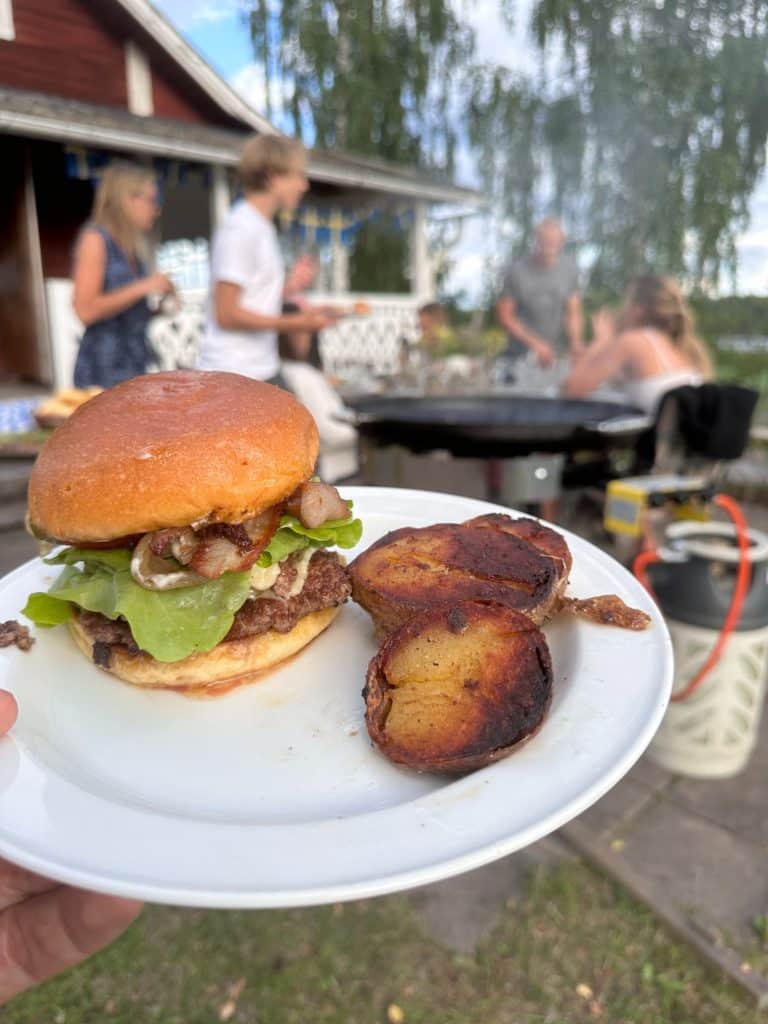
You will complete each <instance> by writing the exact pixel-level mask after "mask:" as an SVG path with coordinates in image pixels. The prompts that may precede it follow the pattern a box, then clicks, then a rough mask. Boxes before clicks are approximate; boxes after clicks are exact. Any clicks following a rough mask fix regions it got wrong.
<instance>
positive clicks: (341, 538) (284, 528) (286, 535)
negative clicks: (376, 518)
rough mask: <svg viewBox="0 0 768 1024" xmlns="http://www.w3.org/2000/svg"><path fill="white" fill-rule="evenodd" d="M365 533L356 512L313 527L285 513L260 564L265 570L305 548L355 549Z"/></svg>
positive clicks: (258, 563)
mask: <svg viewBox="0 0 768 1024" xmlns="http://www.w3.org/2000/svg"><path fill="white" fill-rule="evenodd" d="M362 535H363V524H362V522H361V521H360V520H359V519H355V518H354V517H353V516H352V515H350V516H349V518H348V519H332V520H329V521H328V522H327V523H323V525H322V526H318V527H316V528H315V529H310V527H308V526H304V524H303V523H302V522H301V521H300V520H298V519H297V518H296V517H295V516H282V517H281V519H280V526H279V527H278V530H277V532H276V533H275V535H274V537H273V538H272V540H271V541H270V542H269V544H268V545H267V547H266V548H265V549H264V551H263V552H262V553H261V556H260V558H259V560H258V562H257V563H256V564H257V565H259V566H261V567H262V569H266V568H267V567H268V566H270V565H273V564H274V563H275V562H281V561H282V560H283V559H284V558H287V557H288V555H290V554H292V553H293V552H294V551H300V550H301V549H302V548H308V547H313V548H324V547H333V546H335V547H339V548H353V547H354V546H355V544H357V542H358V541H359V540H360V538H361V537H362Z"/></svg>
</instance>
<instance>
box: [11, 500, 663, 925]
mask: <svg viewBox="0 0 768 1024" xmlns="http://www.w3.org/2000/svg"><path fill="white" fill-rule="evenodd" d="M343 490H344V493H345V496H348V497H351V498H354V500H355V511H356V512H357V513H358V514H359V515H360V516H361V517H362V519H363V522H364V524H365V534H364V538H363V542H362V544H361V548H362V547H365V546H367V545H369V544H370V543H371V542H372V541H374V540H376V539H377V538H379V537H381V536H382V535H383V534H384V533H386V532H387V531H388V530H393V529H396V528H398V527H401V526H406V525H414V526H419V525H427V524H430V523H436V522H441V521H442V522H446V521H454V522H455V521H460V520H463V519H468V518H470V517H471V516H475V515H478V514H480V513H483V512H488V511H509V510H507V509H501V510H499V509H498V508H497V507H496V506H493V505H490V504H487V503H485V502H479V501H474V500H471V499H468V498H459V497H453V496H449V495H443V494H434V493H428V492H421V491H405V490H395V489H384V488H364V487H361V488H357V487H348V488H344V489H343ZM567 539H568V543H569V545H570V546H571V551H572V553H573V573H572V576H571V585H570V588H569V591H568V592H569V593H570V594H571V595H573V596H576V597H586V596H589V595H591V594H607V593H616V594H619V595H620V596H621V597H622V598H624V600H626V601H627V602H628V603H629V604H632V605H635V606H638V607H642V608H644V609H645V610H646V611H647V612H648V613H649V614H650V615H651V616H652V619H653V623H652V626H651V628H650V629H648V630H646V631H645V632H643V633H631V632H627V631H624V630H620V629H613V628H609V627H604V626H597V625H593V624H591V623H588V622H584V621H577V620H574V619H571V618H568V617H564V618H562V619H561V620H560V621H555V622H553V623H551V624H550V625H548V626H547V627H546V634H547V637H548V640H549V644H550V647H551V651H552V658H553V662H554V670H555V687H554V696H553V701H552V707H551V710H550V712H549V715H548V718H547V720H546V721H545V723H544V726H543V727H542V729H541V730H540V732H539V733H538V734H537V735H536V736H535V737H534V739H533V740H531V742H530V743H528V744H526V745H525V746H524V747H523V748H522V749H521V750H520V751H519V752H517V753H515V754H513V755H512V756H511V757H509V758H507V759H506V760H504V761H501V762H499V763H497V764H495V765H493V766H492V767H489V768H485V769H483V770H482V771H479V772H475V773H474V774H473V775H469V776H467V777H465V778H463V779H460V780H458V781H450V780H449V781H446V780H443V779H440V778H437V777H434V776H429V775H419V774H416V773H415V772H411V771H407V770H404V769H399V768H396V767H394V766H393V765H391V764H390V763H389V762H388V761H387V760H385V759H384V758H383V757H382V756H381V755H380V754H378V753H377V752H376V751H375V750H374V749H373V748H372V747H371V745H370V743H369V740H368V736H367V733H366V730H365V724H364V721H363V701H362V699H361V696H360V691H361V688H362V686H363V682H364V677H365V669H366V666H367V664H368V661H369V659H370V657H371V656H372V654H373V653H374V650H375V646H374V642H373V638H372V631H371V625H370V620H369V619H368V617H367V615H366V614H365V613H364V612H363V611H362V610H361V609H360V608H358V607H357V606H355V605H353V604H348V605H346V606H345V607H344V609H343V610H342V612H341V614H340V615H339V617H338V618H337V619H336V621H335V622H334V623H333V624H332V626H331V627H330V628H329V629H328V630H327V631H326V632H325V633H324V634H323V635H322V636H321V637H319V638H318V639H317V640H316V641H315V642H314V643H313V644H312V645H311V646H310V647H309V648H308V649H307V650H306V651H304V652H303V653H301V654H300V655H299V656H298V657H297V658H295V659H294V660H293V661H291V662H290V664H288V665H286V666H285V667H284V668H282V669H280V670H279V671H276V672H275V673H274V674H272V675H270V676H269V677H268V678H266V679H264V680H263V681H262V682H259V683H256V684H254V685H251V686H246V687H242V688H240V689H239V690H236V691H234V692H233V693H231V694H228V695H227V696H224V697H221V698H218V699H216V700H189V699H186V698H184V697H182V696H179V695H177V694H174V693H152V692H148V691H145V690H141V689H138V688H135V687H131V686H128V685H126V684H124V683H121V682H119V681H117V680H115V679H113V678H111V677H110V676H107V675H105V674H104V673H102V672H101V671H100V670H99V669H97V668H96V667H94V666H93V665H90V664H89V663H88V662H87V661H86V660H85V659H84V658H83V656H82V654H80V652H79V651H78V650H77V649H76V647H75V645H74V643H73V641H72V640H71V639H70V637H69V634H68V632H67V630H65V629H62V628H57V629H54V630H38V641H37V643H36V644H35V646H34V647H33V649H32V651H31V652H29V653H23V652H21V651H18V650H16V649H6V650H4V651H2V652H0V686H2V687H4V688H6V689H10V690H12V691H13V693H15V694H16V697H17V699H18V702H19V705H20V708H21V714H20V718H19V721H18V723H17V725H16V726H15V728H14V729H13V730H12V732H11V734H10V735H9V736H7V737H6V738H5V739H1V740H0V854H2V855H3V856H4V857H6V858H8V859H10V860H13V861H16V862H18V863H20V864H23V865H25V866H26V867H29V868H32V869H33V870H36V871H39V872H41V873H42V874H44V875H47V876H50V877H52V878H56V879H60V880H62V881H65V882H70V883H74V884H77V885H80V886H83V887H86V888H90V889H97V890H102V891H104V892H111V893H117V894H121V895H126V896H135V897H140V898H143V899H147V900H152V901H154V902H159V903H175V904H187V905H191V906H199V907H202V906H206V907H287V906H306V905H309V904H314V903H327V902H332V901H334V902H335V901H337V900H346V899H356V898H360V897H367V896H374V895H377V894H380V893H386V892H394V891H395V890H399V889H405V888H408V887H410V886H415V885H422V884H424V883H426V882H434V881H436V880H437V879H440V878H445V877H446V876H449V875H454V874H457V873H459V872H461V871H467V870H469V869H470V868H476V867H479V866H480V865H481V864H486V863H488V862H489V861H492V860H494V859H496V858H497V857H501V856H503V855H505V854H508V853H512V852H513V851H514V850H519V849H520V848H521V847H523V846H526V845H527V844H529V843H532V842H533V841H534V840H536V839H539V838H541V837H542V836H544V835H546V834H547V833H549V832H551V831H552V830H553V829H556V828H558V827H559V826H560V825H563V824H564V823H565V822H567V821H568V820H569V819H570V818H573V817H574V816H575V815H577V814H579V813H581V812H582V811H583V810H585V808H587V807H588V806H589V805H590V804H591V803H593V802H594V801H595V800H597V799H598V798H599V797H600V796H602V795H603V794H604V793H605V792H606V791H607V790H608V789H610V787H611V786H613V785H615V783H616V782H618V781H619V779H620V778H621V777H622V776H623V775H624V774H625V772H626V771H627V770H628V769H629V768H630V767H631V766H632V764H633V763H634V762H635V761H636V760H637V758H638V757H639V756H640V754H641V753H642V752H643V750H644V749H645V747H646V746H647V744H648V743H649V741H650V739H651V737H652V736H653V734H654V732H655V731H656V728H657V727H658V725H659V722H660V720H661V717H662V715H663V712H664V709H665V707H666V704H667V700H668V698H669V693H670V688H671V681H672V655H671V647H670V643H669V637H668V634H667V631H666V628H665V626H664V623H663V621H662V619H661V617H660V615H659V613H658V611H657V610H656V608H655V606H654V605H653V603H652V602H651V601H650V599H649V598H648V596H647V595H646V593H645V591H644V590H643V589H642V588H641V587H640V586H639V584H638V583H637V582H636V581H635V580H634V579H633V578H632V576H630V575H629V573H627V572H626V571H625V570H624V569H623V568H622V567H621V566H620V565H618V563H616V562H615V561H613V560H612V559H611V558H609V557H608V556H607V555H605V554H604V553H602V552H601V551H599V550H598V549H597V548H595V547H593V546H592V545H590V544H588V543H586V542H585V541H583V540H581V539H580V538H578V537H576V536H574V535H572V534H567ZM56 572H57V570H54V569H52V568H51V567H49V566H46V565H43V563H42V562H40V561H38V560H35V561H33V562H29V563H27V564H26V565H24V566H22V567H21V568H20V569H17V570H16V571H15V572H13V573H11V574H10V575H9V576H7V577H6V578H5V579H4V580H3V581H2V583H0V619H12V618H16V617H17V616H18V614H19V609H20V608H22V607H23V605H24V602H25V600H26V597H27V595H28V594H29V593H30V592H31V591H32V590H35V589H41V588H43V589H44V588H45V587H47V585H48V584H49V582H50V581H51V580H52V579H53V578H54V576H55V574H56Z"/></svg>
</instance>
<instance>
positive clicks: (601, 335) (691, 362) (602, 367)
mask: <svg viewBox="0 0 768 1024" xmlns="http://www.w3.org/2000/svg"><path fill="white" fill-rule="evenodd" d="M593 322H594V334H595V337H594V341H593V342H592V344H591V345H590V346H589V348H588V349H587V350H586V351H585V352H584V354H583V355H582V356H581V358H580V359H579V360H578V361H577V362H576V364H575V365H574V367H573V369H572V370H571V373H570V376H569V377H568V379H567V380H566V381H565V384H564V386H563V388H564V393H565V394H566V395H569V396H571V397H573V398H580V397H582V396H584V395H586V394H589V393H590V392H591V391H594V390H595V389H596V388H598V387H600V385H601V384H604V383H605V382H606V381H609V380H610V381H615V382H617V383H620V384H621V385H622V387H623V390H624V392H625V394H626V396H627V400H628V401H629V402H631V404H632V405H635V406H637V407H638V408H640V409H642V410H643V411H644V412H646V413H648V414H649V415H653V414H654V413H655V412H656V410H657V408H658V406H659V402H660V400H661V398H662V396H663V395H665V394H666V393H667V392H668V391H671V390H672V389H673V388H677V387H682V386H683V385H685V384H692V385H698V384H702V383H704V381H705V380H708V379H710V378H711V377H712V362H711V360H710V358H709V354H708V352H707V350H706V348H705V347H704V345H703V344H702V342H701V341H700V340H699V339H698V338H697V337H696V335H695V334H694V330H693V317H692V315H691V311H690V309H689V308H688V305H687V304H686V302H685V300H684V298H683V295H682V292H681V291H680V286H679V285H678V284H677V282H676V281H674V280H673V279H672V278H670V277H659V276H656V275H655V274H646V275H643V276H642V277H636V278H635V279H634V280H633V281H631V282H630V285H629V288H628V289H627V294H626V297H625V300H624V307H623V309H622V312H621V313H620V315H619V318H618V321H617V323H616V324H615V325H614V323H613V320H612V318H611V316H610V315H609V314H607V313H598V314H597V315H596V316H595V318H594V321H593Z"/></svg>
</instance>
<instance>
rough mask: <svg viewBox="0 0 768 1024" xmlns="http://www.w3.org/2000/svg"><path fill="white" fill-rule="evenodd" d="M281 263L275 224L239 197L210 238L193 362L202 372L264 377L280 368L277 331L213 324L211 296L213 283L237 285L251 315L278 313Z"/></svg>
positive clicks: (241, 302)
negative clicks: (206, 289)
mask: <svg viewBox="0 0 768 1024" xmlns="http://www.w3.org/2000/svg"><path fill="white" fill-rule="evenodd" d="M284 279H285V265H284V263H283V257H282V253H281V252H280V246H279V244H278V241H277V232H276V231H275V226H274V224H273V223H272V222H271V221H270V220H267V218H266V217H265V216H264V215H263V214H261V213H259V211H258V210H256V209H255V208H254V207H253V206H251V204H250V203H249V202H248V201H247V200H245V199H241V200H239V201H238V202H236V203H235V204H234V206H233V207H232V208H231V209H230V211H229V212H228V213H227V215H226V217H225V218H224V220H223V221H222V222H221V224H220V225H219V227H218V228H217V229H216V233H215V234H214V236H213V246H212V252H211V285H210V289H211V290H210V293H209V296H208V308H207V313H206V324H205V335H204V336H203V341H202V343H201V345H200V352H199V354H198V357H197V365H198V368H199V369H201V370H230V371H231V372H232V373H242V374H243V375H244V376H246V377H255V378H256V379H257V380H268V379H269V378H270V377H274V376H275V374H276V373H277V372H278V370H279V369H280V359H279V357H278V354H277V332H276V331H248V330H244V331H242V330H241V331H225V330H224V329H223V328H221V327H219V325H218V323H217V322H216V316H215V310H214V307H213V296H214V290H215V287H216V284H217V282H219V281H228V282H230V283H231V284H236V285H239V286H240V288H241V289H242V291H241V293H240V302H239V304H240V306H242V307H243V309H247V310H249V311H250V312H251V313H261V314H262V315H264V316H279V315H280V312H281V310H282V302H283V284H284Z"/></svg>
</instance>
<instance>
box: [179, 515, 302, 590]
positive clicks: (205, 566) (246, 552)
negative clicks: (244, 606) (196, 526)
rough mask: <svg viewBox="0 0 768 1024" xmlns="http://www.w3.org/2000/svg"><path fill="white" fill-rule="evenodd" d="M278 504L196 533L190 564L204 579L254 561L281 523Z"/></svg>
mask: <svg viewBox="0 0 768 1024" xmlns="http://www.w3.org/2000/svg"><path fill="white" fill-rule="evenodd" d="M281 512H282V509H281V507H280V506H279V505H275V506H274V507H273V508H269V509H267V510H266V511H265V512H262V513H261V515H258V516H255V517H254V518H253V519H248V520H246V522H244V523H235V524H231V523H213V524H211V525H210V526H204V527H203V529H202V530H200V531H199V532H198V534H197V537H198V544H197V546H196V547H195V549H194V552H193V554H192V557H191V558H190V560H189V567H190V569H193V570H194V571H195V572H197V573H199V574H200V575H201V576H205V577H206V578H207V579H211V580H213V579H217V578H218V577H219V576H221V575H222V573H225V572H244V571H245V570H246V569H250V567H251V566H252V565H253V564H254V562H255V561H256V559H257V558H258V557H259V555H260V554H261V553H262V551H263V550H264V548H265V547H266V546H267V545H268V544H269V542H270V541H271V540H272V537H273V535H274V533H275V531H276V530H277V528H278V526H279V525H280V515H281Z"/></svg>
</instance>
